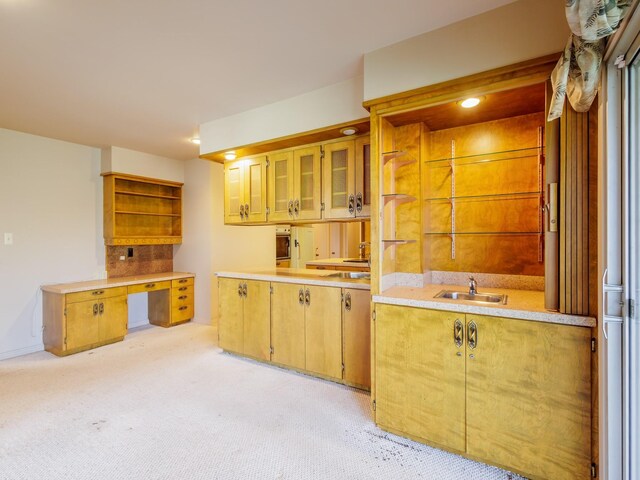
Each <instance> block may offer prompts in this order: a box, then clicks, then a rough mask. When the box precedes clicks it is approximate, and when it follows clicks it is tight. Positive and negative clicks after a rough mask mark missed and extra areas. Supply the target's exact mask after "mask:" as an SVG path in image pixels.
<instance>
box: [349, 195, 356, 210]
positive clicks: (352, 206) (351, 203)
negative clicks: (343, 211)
mask: <svg viewBox="0 0 640 480" xmlns="http://www.w3.org/2000/svg"><path fill="white" fill-rule="evenodd" d="M355 203H356V198H355V197H354V196H353V195H349V213H353V212H354V211H355Z"/></svg>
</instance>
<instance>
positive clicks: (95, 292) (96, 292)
mask: <svg viewBox="0 0 640 480" xmlns="http://www.w3.org/2000/svg"><path fill="white" fill-rule="evenodd" d="M103 293H104V290H96V291H94V292H91V295H102V294H103Z"/></svg>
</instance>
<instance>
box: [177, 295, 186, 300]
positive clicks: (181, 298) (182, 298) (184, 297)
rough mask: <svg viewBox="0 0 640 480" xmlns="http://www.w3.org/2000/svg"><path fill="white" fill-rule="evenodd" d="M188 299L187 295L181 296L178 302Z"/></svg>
mask: <svg viewBox="0 0 640 480" xmlns="http://www.w3.org/2000/svg"><path fill="white" fill-rule="evenodd" d="M187 298H188V297H187V296H186V295H180V296H179V297H178V300H186V299H187Z"/></svg>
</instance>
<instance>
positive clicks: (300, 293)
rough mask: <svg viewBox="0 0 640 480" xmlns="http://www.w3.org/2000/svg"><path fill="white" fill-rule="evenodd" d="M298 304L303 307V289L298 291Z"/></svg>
mask: <svg viewBox="0 0 640 480" xmlns="http://www.w3.org/2000/svg"><path fill="white" fill-rule="evenodd" d="M298 303H299V304H300V305H304V290H303V289H300V290H299V291H298Z"/></svg>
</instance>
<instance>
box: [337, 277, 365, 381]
mask: <svg viewBox="0 0 640 480" xmlns="http://www.w3.org/2000/svg"><path fill="white" fill-rule="evenodd" d="M343 294H344V301H343V302H342V339H343V341H342V348H343V364H344V376H343V379H344V381H345V383H348V384H349V385H355V386H359V387H363V388H367V389H368V388H371V334H370V332H371V325H370V322H371V314H370V312H371V307H370V304H371V296H370V295H369V292H368V291H367V290H354V289H349V288H345V289H344V290H343Z"/></svg>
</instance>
